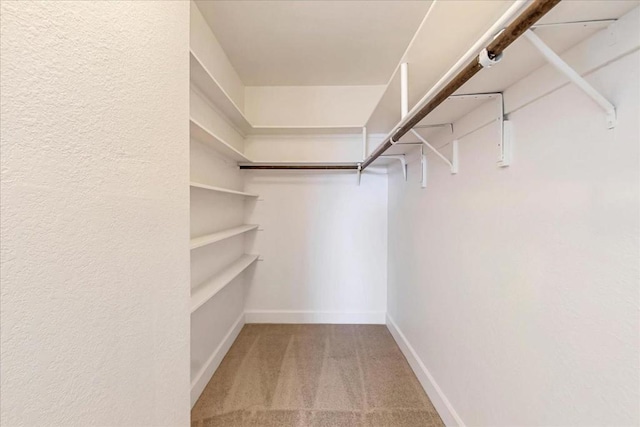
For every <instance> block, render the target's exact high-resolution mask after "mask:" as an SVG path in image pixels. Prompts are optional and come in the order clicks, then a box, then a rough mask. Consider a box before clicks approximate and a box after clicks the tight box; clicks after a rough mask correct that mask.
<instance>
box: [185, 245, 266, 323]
mask: <svg viewBox="0 0 640 427" xmlns="http://www.w3.org/2000/svg"><path fill="white" fill-rule="evenodd" d="M257 259H258V255H246V254H245V255H242V256H241V257H240V258H238V259H237V260H236V261H234V262H233V263H231V264H230V265H228V266H227V267H226V268H225V269H224V270H223V271H222V272H220V273H218V274H216V275H215V276H213V277H212V278H210V279H209V280H207V281H206V282H204V283H203V284H201V285H199V286H198V287H197V288H195V289H193V290H192V291H191V313H193V312H194V311H196V310H197V309H198V308H200V307H202V305H203V304H204V303H206V302H207V301H209V300H210V299H211V298H213V297H214V296H215V295H216V294H217V293H218V292H220V291H221V290H222V289H223V288H224V287H225V286H227V285H228V284H229V283H231V281H232V280H233V279H235V278H236V277H238V276H239V275H240V273H242V272H243V271H244V270H245V269H246V268H247V267H249V266H250V265H251V264H253V263H254V262H255V261H256V260H257Z"/></svg>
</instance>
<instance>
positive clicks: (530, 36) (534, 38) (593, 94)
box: [524, 30, 617, 129]
mask: <svg viewBox="0 0 640 427" xmlns="http://www.w3.org/2000/svg"><path fill="white" fill-rule="evenodd" d="M524 35H525V36H526V38H527V40H529V41H530V42H531V44H533V46H534V47H535V48H536V49H538V51H539V52H540V53H541V54H542V56H544V58H545V59H546V60H547V61H548V62H549V63H550V64H551V65H552V66H553V67H554V68H555V69H556V70H558V71H560V72H561V73H562V74H564V75H565V77H567V78H568V79H569V80H570V81H571V82H572V83H573V84H575V85H576V86H578V88H580V89H581V90H582V91H583V92H584V93H585V94H587V96H589V97H590V98H591V99H592V100H593V101H594V102H595V103H596V104H598V105H599V106H600V108H602V109H603V110H604V111H605V113H606V123H607V128H608V129H613V128H614V127H616V124H617V117H616V107H615V106H614V105H613V104H612V103H611V102H609V100H607V99H606V98H605V97H604V96H602V94H601V93H600V92H598V90H597V89H596V88H594V87H593V86H591V84H590V83H589V82H587V80H585V78H584V77H582V76H581V75H580V74H579V73H578V72H577V71H576V70H574V69H573V68H572V67H571V66H570V65H569V64H567V63H566V62H565V61H564V60H563V59H562V58H561V57H560V56H559V55H558V54H557V53H555V52H554V51H553V50H552V49H551V48H550V47H549V46H548V45H547V44H546V43H545V42H544V41H542V39H541V38H540V37H538V35H537V34H536V33H535V32H533V30H527V31H525V33H524Z"/></svg>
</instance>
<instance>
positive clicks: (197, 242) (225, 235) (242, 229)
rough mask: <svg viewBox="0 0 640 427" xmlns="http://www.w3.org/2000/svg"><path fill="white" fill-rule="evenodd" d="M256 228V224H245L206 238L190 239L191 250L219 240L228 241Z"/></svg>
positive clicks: (208, 235)
mask: <svg viewBox="0 0 640 427" xmlns="http://www.w3.org/2000/svg"><path fill="white" fill-rule="evenodd" d="M256 228H258V225H257V224H246V225H241V226H239V227H233V228H229V229H227V230H222V231H218V232H217V233H211V234H207V235H206V236H201V237H196V238H194V239H191V249H196V248H201V247H202V246H207V245H210V244H212V243H215V242H219V241H221V240H225V239H229V238H231V237H233V236H237V235H239V234H243V233H246V232H248V231H251V230H255V229H256Z"/></svg>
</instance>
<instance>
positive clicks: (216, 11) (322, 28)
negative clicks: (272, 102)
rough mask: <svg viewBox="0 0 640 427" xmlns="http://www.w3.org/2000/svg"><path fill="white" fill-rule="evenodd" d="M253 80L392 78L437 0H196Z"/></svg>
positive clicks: (247, 80)
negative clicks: (433, 2)
mask: <svg viewBox="0 0 640 427" xmlns="http://www.w3.org/2000/svg"><path fill="white" fill-rule="evenodd" d="M196 3H197V5H198V8H199V9H200V11H201V12H202V14H203V15H204V17H205V19H206V20H207V22H208V24H209V26H210V27H211V29H212V30H213V32H214V34H215V35H216V37H217V38H218V41H219V42H220V44H221V45H222V48H223V49H224V51H225V52H226V54H227V56H228V57H229V60H230V61H231V63H232V64H233V66H234V68H235V69H236V71H237V72H238V74H239V76H240V78H241V80H242V81H243V83H244V84H245V85H246V86H308V85H314V86H325V85H377V84H387V82H388V81H389V78H390V77H391V75H392V73H393V71H394V69H395V68H396V66H397V65H398V62H399V60H400V58H401V57H402V55H403V53H404V51H405V49H406V48H407V46H408V45H409V42H410V41H411V38H412V37H413V35H414V33H415V32H416V30H417V28H418V26H419V25H420V22H421V21H422V19H423V18H424V16H425V14H426V12H427V10H428V9H429V6H430V5H431V1H428V0H421V1H402V0H393V1H372V0H370V1H350V0H339V1H291V0H290V1H267V0H259V1H247V0H245V1H205V0H198V1H196Z"/></svg>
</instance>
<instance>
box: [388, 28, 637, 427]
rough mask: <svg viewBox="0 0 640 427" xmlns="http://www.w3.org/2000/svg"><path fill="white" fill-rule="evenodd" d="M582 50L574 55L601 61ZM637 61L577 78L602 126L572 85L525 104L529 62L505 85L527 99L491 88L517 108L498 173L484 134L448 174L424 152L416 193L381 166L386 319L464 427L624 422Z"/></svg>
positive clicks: (631, 394) (632, 365) (631, 389)
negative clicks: (385, 188)
mask: <svg viewBox="0 0 640 427" xmlns="http://www.w3.org/2000/svg"><path fill="white" fill-rule="evenodd" d="M635 25H637V21H636V24H635ZM605 36H606V34H605ZM594 40H595V41H596V42H597V40H598V39H597V38H595V39H594ZM594 40H591V41H587V42H586V43H585V46H589V43H591V46H594V44H593V43H594ZM621 42H622V41H621ZM595 45H598V44H597V43H596V44H595ZM603 46H607V45H603ZM581 49H583V47H579V48H578V51H581ZM607 49H610V50H615V49H616V47H615V46H612V45H611V43H608V47H607V48H604V49H603V50H607ZM590 52H591V55H589V56H581V57H580V58H578V59H579V60H582V61H591V60H592V59H593V58H594V57H597V55H595V54H596V53H597V54H602V55H601V58H602V57H606V56H607V55H606V54H607V52H604V51H595V50H590ZM639 62H640V56H639V55H638V52H637V50H636V51H635V53H632V54H627V55H626V56H623V57H622V58H621V59H618V60H616V61H615V62H613V63H611V64H609V65H606V66H605V67H604V68H601V69H599V70H597V71H596V72H594V73H592V74H590V75H589V80H590V81H591V82H592V83H593V84H594V85H595V86H596V87H597V88H599V89H600V90H602V91H603V93H604V94H605V96H607V97H608V98H609V99H611V100H612V102H613V103H614V104H615V105H616V107H617V109H618V117H619V124H618V126H617V127H616V128H615V130H607V129H606V127H605V124H604V123H605V119H604V112H603V111H602V110H601V109H599V108H598V107H596V106H595V104H593V102H592V101H591V100H589V99H588V98H587V97H586V96H585V95H584V94H583V93H582V92H580V91H579V90H578V89H577V88H576V87H574V86H572V85H568V86H565V87H563V88H562V89H560V90H557V91H555V92H553V93H551V94H549V95H546V96H543V97H541V98H539V99H537V100H536V98H537V97H540V96H542V95H544V93H545V92H544V91H542V90H543V89H544V90H547V89H548V88H546V87H545V85H546V84H547V83H548V81H547V79H546V78H545V79H541V78H539V77H540V76H546V75H548V74H549V73H550V71H549V69H547V68H544V69H541V70H539V71H538V72H536V73H534V74H533V75H532V76H530V77H529V78H528V79H527V80H526V81H523V82H522V84H519V85H518V87H519V89H522V88H525V87H528V90H529V92H530V93H529V94H528V95H533V94H534V92H535V91H538V92H537V96H524V95H525V94H524V93H523V92H522V91H516V92H515V95H513V96H511V97H510V98H509V95H510V94H512V93H513V92H510V90H507V91H506V92H505V96H506V97H507V99H508V102H507V103H508V105H517V104H520V105H522V101H523V100H525V98H526V101H529V100H533V103H531V104H528V105H525V106H524V107H522V108H520V109H519V110H518V111H516V112H513V113H512V114H510V119H511V120H512V122H513V123H514V125H515V134H516V143H515V159H514V162H513V165H512V166H511V167H509V168H505V169H500V168H497V167H496V154H497V153H496V144H497V138H498V134H497V128H496V125H495V124H491V125H488V126H486V127H484V128H482V129H481V130H479V131H477V132H474V133H472V134H471V135H469V136H467V137H465V138H463V139H461V143H460V173H459V174H458V175H456V176H452V175H450V174H449V171H448V169H447V167H446V166H444V165H443V164H442V163H441V162H440V161H439V160H438V159H436V158H435V157H434V156H429V157H430V163H429V164H430V171H429V184H428V188H427V189H424V190H421V189H420V188H419V185H418V184H416V181H417V180H419V177H418V176H419V167H418V166H417V165H416V164H415V160H414V163H412V164H410V165H409V172H410V176H409V182H404V180H403V178H402V175H401V173H400V170H399V168H396V167H394V169H393V173H392V174H391V176H390V178H389V180H390V183H389V291H388V292H389V293H388V298H389V303H388V304H389V305H388V312H389V315H390V317H391V318H392V319H393V321H394V322H395V324H396V325H397V327H398V328H399V329H400V330H401V331H402V332H403V334H404V336H405V337H406V339H407V340H408V343H409V344H410V345H411V346H412V347H413V349H414V350H415V352H416V354H417V356H418V357H419V358H420V359H421V361H422V363H423V364H424V365H425V366H426V368H427V369H428V370H429V372H430V374H431V375H432V377H433V378H434V379H435V381H436V383H437V384H438V386H439V387H440V389H441V390H442V392H443V396H444V397H445V398H447V399H448V401H449V402H450V404H451V405H452V407H453V409H454V411H456V412H457V415H458V417H459V419H460V420H461V421H462V422H464V423H465V424H467V425H474V426H514V425H531V426H534V425H567V426H568V425H575V426H583V425H616V426H622V425H637V424H638V422H639V421H640V419H639V414H638V398H639V397H638V388H639V387H638V386H639V372H640V371H639V366H638V356H639V343H638V320H639V318H638V297H639V288H638V281H639V274H638V259H639V256H640V251H639V248H638V237H639V191H640V187H639V178H640V175H639V162H638V155H639V149H638V147H639V141H638V139H639V134H640V129H639V125H638V117H640V111H639V102H640V101H639V96H638V95H639V91H640V88H639V73H640V71H639V69H638V65H639ZM556 80H557V78H556ZM527 84H528V86H527ZM480 110H482V108H481V109H480ZM482 113H484V111H476V112H474V113H471V115H470V116H468V117H465V118H463V119H462V120H461V123H458V124H456V125H455V127H456V129H457V130H458V129H459V132H461V133H462V132H464V127H465V125H469V124H470V123H473V122H474V121H477V120H476V119H477V116H478V115H481V114H482ZM439 142H440V143H442V142H443V141H442V140H441V141H439ZM447 149H448V147H445V151H447ZM442 412H443V413H444V412H445V411H444V410H443V411H442ZM446 418H447V419H448V420H449V421H450V422H451V423H453V422H454V421H455V419H454V417H451V416H448V415H447V416H446Z"/></svg>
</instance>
